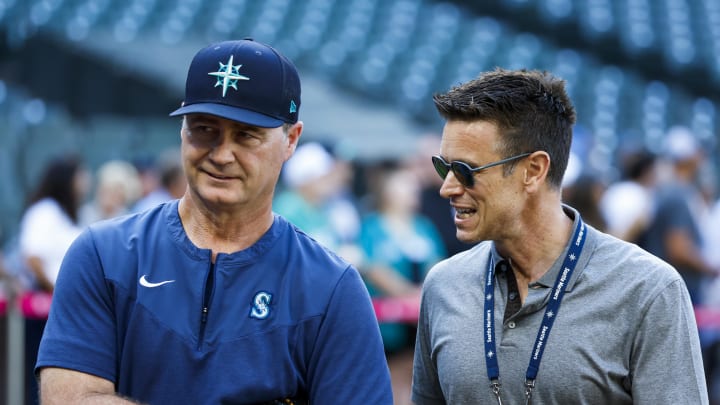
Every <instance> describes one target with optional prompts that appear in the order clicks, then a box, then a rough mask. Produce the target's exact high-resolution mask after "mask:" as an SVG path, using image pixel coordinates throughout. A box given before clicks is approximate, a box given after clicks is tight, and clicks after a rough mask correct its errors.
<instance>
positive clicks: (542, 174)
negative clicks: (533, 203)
mask: <svg viewBox="0 0 720 405" xmlns="http://www.w3.org/2000/svg"><path fill="white" fill-rule="evenodd" d="M524 168H525V172H524V178H523V184H524V185H525V189H526V190H527V191H528V192H530V193H534V192H537V191H538V190H539V189H540V188H541V187H542V186H544V185H545V183H546V181H545V180H546V178H547V174H548V171H549V170H550V155H548V153H547V152H545V151H537V152H533V153H532V154H531V155H530V156H528V157H527V158H525V164H524Z"/></svg>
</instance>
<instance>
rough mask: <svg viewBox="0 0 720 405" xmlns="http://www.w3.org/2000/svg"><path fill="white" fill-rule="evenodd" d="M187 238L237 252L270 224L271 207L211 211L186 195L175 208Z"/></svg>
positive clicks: (219, 250) (216, 249)
mask: <svg viewBox="0 0 720 405" xmlns="http://www.w3.org/2000/svg"><path fill="white" fill-rule="evenodd" d="M178 211H179V214H180V219H181V221H182V224H183V228H184V229H185V232H186V233H187V235H188V238H189V239H190V240H191V241H192V242H193V244H195V245H196V246H197V247H199V248H201V249H210V250H211V251H212V259H213V262H214V261H215V257H216V256H217V254H218V253H233V252H238V251H241V250H243V249H246V248H248V247H250V246H252V245H253V244H254V243H255V242H257V241H258V240H259V239H260V238H261V237H262V235H264V234H265V232H267V230H268V229H270V227H271V226H272V223H273V215H272V209H271V208H269V207H268V208H267V209H264V210H257V212H252V213H248V212H244V211H237V210H233V211H223V210H213V209H210V208H209V207H207V206H204V205H200V204H197V203H196V202H195V201H194V200H193V199H192V198H191V197H189V196H188V195H187V194H186V195H185V196H184V197H183V198H182V199H181V200H180V205H179V208H178Z"/></svg>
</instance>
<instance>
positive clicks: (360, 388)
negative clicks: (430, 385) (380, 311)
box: [308, 267, 393, 405]
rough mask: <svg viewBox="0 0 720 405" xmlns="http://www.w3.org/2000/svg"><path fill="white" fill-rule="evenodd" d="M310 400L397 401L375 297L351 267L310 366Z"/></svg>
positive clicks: (328, 313)
mask: <svg viewBox="0 0 720 405" xmlns="http://www.w3.org/2000/svg"><path fill="white" fill-rule="evenodd" d="M308 388H309V389H308V391H309V396H310V403H315V404H358V405H360V404H378V405H385V404H392V402H393V399H392V389H391V386H390V372H389V370H388V366H387V362H386V360H385V352H384V350H383V343H382V338H381V337H380V329H379V327H378V323H377V319H376V318H375V312H374V311H373V307H372V304H371V302H370V297H369V295H368V292H367V289H366V288H365V285H364V284H363V282H362V280H361V278H360V275H359V274H358V272H357V270H355V269H354V268H353V267H348V268H347V269H346V270H345V271H344V274H343V276H342V277H341V278H340V279H339V281H338V283H337V285H336V287H335V290H334V292H333V294H332V296H331V297H330V300H329V304H328V307H327V311H326V313H325V318H324V320H323V321H322V325H321V326H320V330H319V333H318V337H317V340H316V342H315V344H314V350H313V352H312V355H311V360H310V362H309V368H308Z"/></svg>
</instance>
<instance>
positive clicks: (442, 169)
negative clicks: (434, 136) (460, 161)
mask: <svg viewBox="0 0 720 405" xmlns="http://www.w3.org/2000/svg"><path fill="white" fill-rule="evenodd" d="M432 162H433V166H434V167H435V171H436V172H437V174H438V175H439V176H440V178H441V179H443V180H444V179H445V177H447V174H448V171H449V170H450V165H448V164H447V163H445V162H444V161H443V160H442V159H441V158H439V157H437V156H433V157H432Z"/></svg>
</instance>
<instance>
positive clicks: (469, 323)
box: [413, 208, 708, 405]
mask: <svg viewBox="0 0 720 405" xmlns="http://www.w3.org/2000/svg"><path fill="white" fill-rule="evenodd" d="M566 210H567V211H568V213H569V214H570V215H571V216H574V217H575V218H576V219H575V221H576V222H577V220H578V218H579V216H578V215H577V213H576V212H575V211H574V210H571V209H569V208H566ZM568 247H569V246H568ZM568 247H566V252H567V249H568ZM566 252H564V253H563V254H562V255H560V257H559V258H558V259H557V260H556V262H555V263H554V264H553V266H552V268H550V270H549V271H548V272H547V273H546V274H545V275H544V276H543V277H542V278H541V279H540V280H539V281H538V282H536V283H533V284H531V285H530V288H529V291H528V296H527V297H526V299H525V302H524V303H523V305H522V307H521V308H520V310H519V311H518V312H516V313H515V314H514V315H511V316H509V317H508V318H507V319H504V314H505V307H506V303H507V301H508V288H507V285H508V284H507V275H506V271H511V270H509V268H508V269H507V270H506V271H503V270H502V269H501V268H500V267H502V266H498V269H497V271H496V275H495V277H496V283H495V323H496V325H495V338H496V342H497V351H498V353H497V359H498V363H499V367H500V382H501V384H502V388H501V395H502V399H503V403H505V404H521V403H524V401H525V387H524V381H525V372H526V370H527V367H528V362H529V360H530V353H531V351H532V347H533V344H534V342H535V338H536V336H537V333H538V327H539V325H540V321H541V319H542V317H543V315H544V310H545V307H546V304H547V302H548V300H549V298H550V292H551V290H552V286H553V284H554V282H555V279H556V277H557V275H558V273H559V271H560V267H561V265H562V259H563V258H564V257H565V254H566ZM491 254H496V253H495V252H494V248H493V244H492V242H483V243H480V244H478V245H477V246H475V247H474V248H473V249H471V250H469V251H465V252H462V253H459V254H457V255H455V256H453V257H451V258H449V259H447V260H445V261H443V262H441V263H439V264H437V265H436V266H435V267H434V268H433V269H432V270H431V271H430V273H429V274H428V276H427V278H426V280H425V283H424V286H423V295H422V304H421V309H420V319H419V323H418V335H417V344H416V347H415V365H414V375H413V401H414V402H415V403H416V404H418V405H423V404H445V403H447V404H496V403H497V399H496V397H495V395H494V394H493V392H492V391H491V389H490V383H489V380H488V377H487V369H486V366H485V357H484V340H483V333H484V329H483V305H484V302H483V301H484V297H483V296H484V283H483V280H484V277H485V274H486V272H487V267H488V261H489V258H490V255H491ZM498 259H499V258H497V259H496V263H497V262H498V261H499V260H498ZM556 316H557V317H556V319H555V324H554V326H553V328H552V331H551V334H550V336H549V338H548V340H547V341H546V346H545V353H544V355H543V357H542V362H541V364H540V370H539V372H538V375H537V380H536V387H535V390H534V393H533V401H532V403H533V404H692V405H697V404H707V403H708V396H707V389H706V385H705V376H704V371H703V363H702V357H701V353H700V342H699V339H698V332H697V325H696V323H695V317H694V313H693V308H692V305H691V303H690V298H689V296H688V292H687V289H686V287H685V284H684V283H683V281H682V279H681V278H680V276H679V275H678V273H677V272H676V271H675V270H674V269H673V268H672V267H671V266H669V265H668V264H667V263H665V262H663V261H661V260H660V259H658V258H656V257H655V256H652V255H650V254H649V253H647V252H645V251H644V250H642V249H640V248H638V247H637V246H635V245H632V244H629V243H626V242H623V241H621V240H619V239H616V238H614V237H612V236H609V235H607V234H604V233H601V232H599V231H597V230H595V229H593V228H592V227H590V226H588V227H587V240H586V242H585V247H584V249H583V251H582V253H581V255H580V258H579V260H578V263H577V267H576V268H575V272H574V273H573V275H572V278H571V279H570V281H569V283H568V284H567V292H566V294H565V297H564V299H563V301H562V304H561V307H560V310H559V312H558V313H557V314H556Z"/></svg>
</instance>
